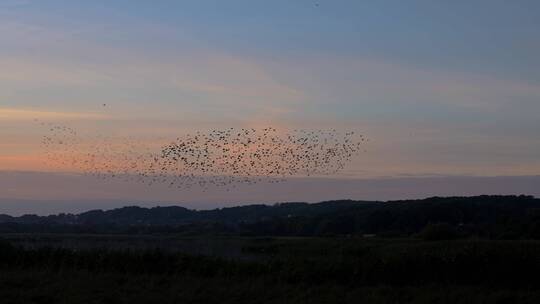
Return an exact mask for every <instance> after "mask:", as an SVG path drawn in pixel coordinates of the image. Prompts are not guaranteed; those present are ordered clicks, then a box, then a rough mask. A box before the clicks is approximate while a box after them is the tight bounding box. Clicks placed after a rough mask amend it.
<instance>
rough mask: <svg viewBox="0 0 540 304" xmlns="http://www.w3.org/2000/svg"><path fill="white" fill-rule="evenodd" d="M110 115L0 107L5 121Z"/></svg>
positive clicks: (105, 116)
mask: <svg viewBox="0 0 540 304" xmlns="http://www.w3.org/2000/svg"><path fill="white" fill-rule="evenodd" d="M108 118H110V117H109V116H107V115H105V114H101V113H85V112H55V111H41V110H30V109H17V108H0V119H2V120H4V121H25V120H29V121H31V120H41V119H43V120H81V119H90V120H94V119H97V120H99V119H108Z"/></svg>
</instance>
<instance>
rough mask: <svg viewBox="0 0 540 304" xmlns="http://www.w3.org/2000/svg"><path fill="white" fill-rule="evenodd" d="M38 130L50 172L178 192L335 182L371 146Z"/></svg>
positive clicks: (260, 136)
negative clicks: (306, 180) (304, 179)
mask: <svg viewBox="0 0 540 304" xmlns="http://www.w3.org/2000/svg"><path fill="white" fill-rule="evenodd" d="M40 125H41V126H43V127H44V128H45V130H46V131H47V134H46V135H45V136H43V140H42V146H43V148H44V151H45V153H46V159H47V162H48V163H49V164H50V165H51V166H54V167H56V168H59V167H66V168H75V169H78V171H81V172H83V173H84V174H88V175H92V176H95V177H97V178H101V179H123V180H126V181H137V182H141V183H145V184H148V185H152V184H165V185H167V186H169V187H175V188H178V189H189V188H192V187H199V188H202V189H203V190H207V189H209V188H211V187H224V188H225V189H226V190H227V191H230V190H232V189H234V188H236V187H237V186H238V185H240V184H248V185H249V184H255V183H260V182H267V183H279V182H283V181H285V180H286V179H287V178H290V177H295V176H320V175H332V174H336V173H338V172H339V171H341V170H343V169H345V168H346V166H347V164H348V163H350V162H351V161H352V159H353V158H354V157H355V156H357V155H358V154H359V153H361V152H362V151H364V150H363V148H362V144H363V143H364V142H366V141H368V139H367V138H365V137H364V136H363V135H360V134H355V132H338V131H337V130H291V131H282V130H277V129H275V128H271V127H268V128H261V129H255V128H228V129H215V130H211V131H209V132H196V133H194V134H188V135H185V136H183V137H178V138H176V139H174V140H172V141H171V140H169V141H161V142H155V143H148V141H143V140H140V139H137V138H129V137H125V138H118V137H107V136H93V137H88V136H86V137H83V136H80V135H79V134H78V132H77V131H76V130H74V129H73V128H70V127H68V126H62V125H56V124H53V123H45V122H40Z"/></svg>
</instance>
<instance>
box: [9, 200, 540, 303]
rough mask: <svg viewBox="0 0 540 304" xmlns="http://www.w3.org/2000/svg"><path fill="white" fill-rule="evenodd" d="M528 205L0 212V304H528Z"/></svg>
mask: <svg viewBox="0 0 540 304" xmlns="http://www.w3.org/2000/svg"><path fill="white" fill-rule="evenodd" d="M539 238H540V200H538V199H535V198H533V197H529V196H479V197H471V198H461V197H456V198H430V199H426V200H418V201H399V202H388V203H383V202H355V201H335V202H325V203H319V204H304V203H287V204H277V205H274V206H264V205H255V206H246V207H235V208H224V209H216V210H209V211H193V210H188V209H185V208H180V207H163V208H151V209H146V208H138V207H126V208H121V209H115V210H109V211H101V210H97V211H89V212H86V213H82V214H78V215H70V214H60V215H53V216H44V217H40V216H32V215H27V216H22V217H11V216H0V303H220V304H226V303H235V304H236V303H443V304H444V303H540V275H538V274H540V240H537V239H539Z"/></svg>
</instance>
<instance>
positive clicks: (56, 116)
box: [0, 0, 540, 214]
mask: <svg viewBox="0 0 540 304" xmlns="http://www.w3.org/2000/svg"><path fill="white" fill-rule="evenodd" d="M538 54H540V2H538V1H526V0H519V1H502V0H486V1H480V0H478V1H397V0H396V1H352V0H351V1H340V0H309V1H308V0H305V1H304V0H295V1H291V0H287V1H281V0H274V1H257V0H245V1H235V0H229V1H206V0H198V1H165V0H160V1H135V0H129V1H128V0H126V1H49V0H40V1H37V0H36V1H32V0H3V1H0V213H13V214H15V213H18V212H20V210H19V209H18V208H17V204H13V203H9V204H7V203H6V202H8V201H10V200H11V201H12V202H13V201H15V200H27V201H28V200H46V201H48V202H52V201H55V200H56V201H70V202H73V204H83V205H84V208H86V209H90V208H92V207H100V208H101V207H102V205H99V204H98V203H97V202H99V201H112V200H115V201H116V200H118V201H126V200H130V201H133V202H160V201H161V202H168V203H171V202H178V203H183V204H187V205H189V206H191V207H194V208H197V207H204V208H208V207H213V206H216V207H218V206H223V205H226V204H233V203H234V202H236V201H238V202H241V203H247V202H254V203H255V202H265V203H272V202H274V201H283V200H309V201H316V200H317V197H314V196H313V195H307V194H306V193H308V192H310V191H311V190H312V189H314V188H319V189H320V184H325V185H326V186H325V188H324V189H325V190H324V193H321V194H320V198H321V200H322V199H331V198H336V199H338V198H352V199H392V198H399V197H400V195H401V196H406V197H423V196H428V195H452V194H455V195H463V194H481V193H501V194H505V193H523V192H525V194H535V195H538V194H540V192H539V190H537V188H539V187H537V186H536V185H537V184H536V182H531V180H530V179H529V178H532V179H533V180H534V181H539V180H540V179H538V178H537V176H538V175H540V136H539V132H538V131H539V130H540V56H538ZM104 104H105V105H106V106H104ZM36 120H37V121H39V122H51V123H59V124H63V125H68V126H70V127H73V128H75V129H77V130H79V131H80V132H81V133H83V134H86V135H88V136H89V138H90V137H91V136H93V135H94V136H97V135H107V136H111V137H115V136H118V137H127V136H129V137H132V138H137V140H139V141H141V142H147V143H149V144H152V143H153V142H154V141H155V140H156V139H157V138H168V137H171V138H175V137H176V136H179V135H182V134H187V133H190V132H195V131H199V130H203V131H204V130H210V129H212V128H228V127H240V128H241V127H265V126H274V127H277V128H280V129H292V128H305V129H312V128H317V129H328V128H330V129H332V128H335V129H338V130H354V131H357V132H359V133H362V134H364V135H365V136H366V137H368V138H369V139H370V142H369V143H367V144H365V150H366V151H365V152H363V153H362V154H361V155H360V156H359V157H358V158H357V159H355V160H354V161H353V162H352V163H351V164H350V165H349V166H348V167H347V168H346V169H345V170H344V171H343V172H341V173H339V174H338V175H335V176H328V177H327V179H326V180H325V179H320V180H316V181H313V180H309V179H306V180H302V181H299V180H296V181H293V182H291V184H289V185H285V186H284V185H279V186H267V187H262V186H257V187H254V188H245V189H244V188H242V189H243V190H238V191H244V192H242V193H223V192H219V191H217V190H216V191H214V192H210V193H199V192H196V191H195V192H193V191H191V192H183V191H180V190H179V191H176V192H171V191H169V190H167V191H165V190H163V189H161V188H159V187H157V188H155V187H154V188H152V187H142V188H141V185H136V184H135V185H130V184H122V183H118V184H116V183H115V184H114V185H115V187H112V186H111V184H106V183H103V182H100V181H94V180H92V179H91V178H88V177H81V176H80V175H78V172H77V170H75V169H74V168H69V167H62V168H59V167H56V168H55V167H51V166H50V165H47V164H45V163H44V153H43V148H42V147H41V145H40V141H41V137H42V136H43V131H44V130H43V127H41V126H40V125H39V123H36ZM415 178H417V179H416V180H415ZM501 178H502V179H501ZM524 178H526V179H527V182H526V183H518V182H517V181H522V180H523V179H524ZM535 178H536V179H535ZM411 179H412V181H411ZM440 179H444V180H445V181H448V182H443V183H440V184H438V185H439V186H437V187H435V188H429V187H430V185H432V183H433V182H434V181H435V183H438V182H439V181H440ZM471 179H474V183H475V185H478V187H477V188H475V189H471V188H467V189H465V190H463V189H464V188H456V187H455V185H457V184H463V183H465V184H466V183H467V182H466V181H470V180H471ZM494 179H496V180H494ZM341 180H346V181H347V182H346V183H345V182H344V183H342V184H340V183H337V182H336V181H341ZM510 180H512V181H510ZM424 182H425V183H424ZM318 185H319V186H318ZM516 185H517V186H516ZM347 187H348V188H347ZM426 188H429V189H426ZM82 189H84V190H82ZM133 189H137V191H136V192H134V191H133ZM361 189H362V190H361ZM277 191H278V192H281V194H280V195H276V192H277ZM535 191H536V192H535ZM479 192H481V193H479ZM285 194H287V195H288V196H287V195H285ZM404 198H405V197H404ZM93 202H95V203H93ZM205 202H206V203H205ZM21 204H22V203H21ZM21 206H22V205H21ZM62 206H63V207H62V208H65V209H69V208H67V207H66V205H62ZM79 206H82V205H79ZM58 208H60V207H58ZM81 208H82V207H81ZM84 208H83V209H84ZM23 209H24V208H23ZM21 210H22V209H21ZM47 210H49V209H47ZM50 210H53V209H50ZM50 210H49V211H50ZM54 211H62V210H54Z"/></svg>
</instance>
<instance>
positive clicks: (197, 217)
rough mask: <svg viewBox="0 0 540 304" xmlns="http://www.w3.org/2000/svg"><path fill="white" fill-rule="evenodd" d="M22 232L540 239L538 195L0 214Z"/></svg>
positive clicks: (1, 225) (3, 228) (9, 227)
mask: <svg viewBox="0 0 540 304" xmlns="http://www.w3.org/2000/svg"><path fill="white" fill-rule="evenodd" d="M20 232H27V233H34V232H51V233H93V234H96V233H97V234H149V233H161V234H163V233H169V234H182V235H201V234H211V235H244V236H339V235H373V234H375V235H377V236H382V237H410V236H418V235H420V234H422V235H424V236H425V237H426V238H428V239H441V238H442V239H453V238H470V237H478V238H485V239H540V199H536V198H534V197H532V196H477V197H449V198H438V197H434V198H428V199H424V200H408V201H393V202H367V201H331V202H323V203H318V204H306V203H282V204H275V205H272V206H268V205H250V206H242V207H232V208H223V209H214V210H202V211H195V210H189V209H186V208H182V207H156V208H150V209H148V208H140V207H125V208H120V209H113V210H108V211H103V210H93V211H88V212H84V213H81V214H76V215H75V214H59V215H50V216H36V215H24V216H20V217H12V216H9V215H0V233H20Z"/></svg>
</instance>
